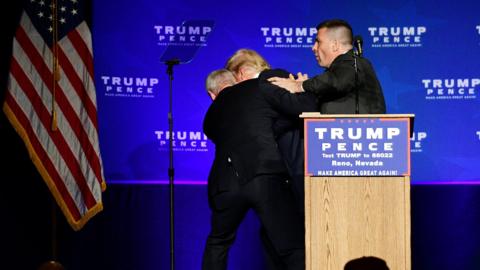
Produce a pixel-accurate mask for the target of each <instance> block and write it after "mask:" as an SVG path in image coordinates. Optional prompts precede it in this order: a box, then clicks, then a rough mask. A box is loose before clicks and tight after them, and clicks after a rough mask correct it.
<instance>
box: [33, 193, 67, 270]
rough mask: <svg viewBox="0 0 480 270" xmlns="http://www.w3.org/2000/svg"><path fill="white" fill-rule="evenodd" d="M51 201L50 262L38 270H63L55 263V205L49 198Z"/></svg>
mask: <svg viewBox="0 0 480 270" xmlns="http://www.w3.org/2000/svg"><path fill="white" fill-rule="evenodd" d="M50 201H51V215H52V219H51V220H52V231H51V236H52V238H51V243H52V245H51V248H52V249H51V252H52V260H50V261H47V262H44V263H43V264H42V265H40V268H38V270H65V268H64V267H63V265H62V264H61V263H59V262H58V261H57V258H58V252H57V251H58V247H57V243H58V240H57V205H56V202H55V200H54V199H53V198H51V197H50Z"/></svg>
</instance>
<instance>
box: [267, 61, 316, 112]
mask: <svg viewBox="0 0 480 270" xmlns="http://www.w3.org/2000/svg"><path fill="white" fill-rule="evenodd" d="M288 76H289V73H288V72H286V71H284V70H278V69H276V70H267V71H264V72H262V73H261V74H260V77H259V84H260V85H259V87H260V90H261V91H262V92H263V93H264V96H265V98H266V99H267V101H268V102H269V103H270V104H271V105H272V106H273V107H274V109H276V110H278V111H279V112H281V113H284V114H286V115H290V116H298V115H299V114H301V113H302V112H316V111H318V107H317V98H316V97H315V95H314V94H312V93H297V94H292V93H290V92H288V91H285V90H283V89H281V88H280V87H278V86H276V85H274V84H271V83H270V82H269V81H268V78H271V77H283V78H285V77H288Z"/></svg>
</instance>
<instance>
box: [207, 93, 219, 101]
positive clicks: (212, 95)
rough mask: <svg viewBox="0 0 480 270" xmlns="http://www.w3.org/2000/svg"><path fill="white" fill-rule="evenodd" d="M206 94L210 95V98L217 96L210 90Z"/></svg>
mask: <svg viewBox="0 0 480 270" xmlns="http://www.w3.org/2000/svg"><path fill="white" fill-rule="evenodd" d="M208 95H209V96H210V98H211V99H212V100H215V98H216V97H217V95H215V94H214V93H212V92H210V91H208Z"/></svg>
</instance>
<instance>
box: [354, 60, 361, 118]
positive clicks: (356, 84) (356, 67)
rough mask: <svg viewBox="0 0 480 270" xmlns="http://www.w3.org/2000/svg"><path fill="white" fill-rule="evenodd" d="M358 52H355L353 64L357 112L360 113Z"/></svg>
mask: <svg viewBox="0 0 480 270" xmlns="http://www.w3.org/2000/svg"><path fill="white" fill-rule="evenodd" d="M357 57H358V56H357V54H356V53H355V52H354V53H353V66H354V68H355V114H360V102H359V95H360V94H359V93H358V65H357Z"/></svg>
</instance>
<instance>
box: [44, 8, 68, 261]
mask: <svg viewBox="0 0 480 270" xmlns="http://www.w3.org/2000/svg"><path fill="white" fill-rule="evenodd" d="M51 8H52V17H53V19H52V28H53V35H52V36H53V42H52V53H53V57H52V58H53V62H52V71H53V72H52V74H53V78H52V79H53V93H52V123H51V129H52V131H57V117H56V116H57V115H56V110H55V90H56V84H57V82H58V81H59V80H60V76H59V75H60V73H59V69H58V48H57V42H58V21H57V0H52V6H51ZM50 201H51V220H52V231H51V236H52V238H51V248H52V249H51V252H52V260H50V261H47V262H45V263H43V264H42V265H40V268H38V270H64V269H65V268H64V267H63V265H62V264H61V263H59V262H58V261H57V257H58V253H57V251H58V248H57V243H58V239H57V205H56V202H55V200H54V199H53V198H50Z"/></svg>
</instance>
